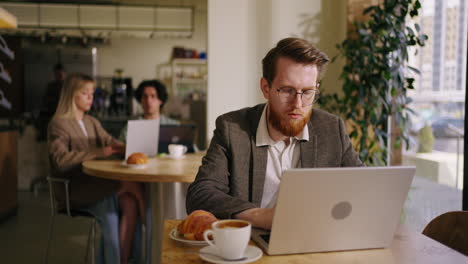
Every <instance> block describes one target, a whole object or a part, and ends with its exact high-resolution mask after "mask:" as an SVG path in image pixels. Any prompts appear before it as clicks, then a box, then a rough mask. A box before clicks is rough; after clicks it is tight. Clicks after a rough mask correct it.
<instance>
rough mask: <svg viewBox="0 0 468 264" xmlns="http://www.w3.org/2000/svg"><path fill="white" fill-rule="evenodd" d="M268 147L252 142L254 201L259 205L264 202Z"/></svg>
mask: <svg viewBox="0 0 468 264" xmlns="http://www.w3.org/2000/svg"><path fill="white" fill-rule="evenodd" d="M267 151H268V147H267V146H262V147H257V146H255V141H254V142H253V144H252V154H253V155H252V156H253V173H252V177H253V179H252V182H253V184H252V202H253V203H254V204H256V205H258V206H260V203H261V202H262V196H263V186H264V185H265V173H266V165H267V158H268V152H267Z"/></svg>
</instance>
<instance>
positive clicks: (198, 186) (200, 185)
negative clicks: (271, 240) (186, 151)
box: [186, 117, 257, 219]
mask: <svg viewBox="0 0 468 264" xmlns="http://www.w3.org/2000/svg"><path fill="white" fill-rule="evenodd" d="M230 144H231V142H230V137H229V124H228V122H226V120H223V118H222V117H218V119H217V120H216V129H215V131H214V135H213V138H212V140H211V143H210V147H209V148H208V151H207V153H206V155H205V157H203V160H202V165H201V167H200V169H199V171H198V173H197V176H196V179H195V181H194V182H193V183H192V184H191V185H190V186H189V189H188V193H187V200H186V207H187V213H189V214H190V213H191V212H192V211H194V210H200V209H201V210H205V211H209V212H211V213H213V214H214V215H215V216H216V217H218V218H220V219H226V218H232V217H233V215H234V214H237V213H239V212H242V211H244V210H247V209H250V208H255V207H257V206H255V205H254V204H253V203H250V202H248V201H245V200H243V199H240V198H238V197H235V196H233V195H231V194H230V191H231V189H230V185H229V182H230V177H234V175H232V174H231V172H230V169H229V168H230V162H232V160H231V159H232V157H231V155H230V153H231V152H230ZM232 144H235V142H232ZM246 184H247V183H246Z"/></svg>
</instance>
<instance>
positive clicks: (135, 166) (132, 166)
mask: <svg viewBox="0 0 468 264" xmlns="http://www.w3.org/2000/svg"><path fill="white" fill-rule="evenodd" d="M120 165H122V166H124V167H127V168H129V169H135V170H143V169H146V168H147V167H148V164H127V161H126V160H124V161H122V163H120Z"/></svg>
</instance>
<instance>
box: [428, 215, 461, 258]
mask: <svg viewBox="0 0 468 264" xmlns="http://www.w3.org/2000/svg"><path fill="white" fill-rule="evenodd" d="M422 233H423V234H424V235H426V236H428V237H430V238H432V239H434V240H436V241H438V242H440V243H442V244H444V245H446V246H447V247H450V248H452V249H454V250H456V251H458V252H460V253H462V254H464V255H466V256H468V211H454V212H448V213H444V214H442V215H439V216H437V217H436V218H434V219H432V221H431V222H430V223H429V224H428V225H427V226H426V228H424V231H423V232H422Z"/></svg>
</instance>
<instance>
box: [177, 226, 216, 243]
mask: <svg viewBox="0 0 468 264" xmlns="http://www.w3.org/2000/svg"><path fill="white" fill-rule="evenodd" d="M169 237H170V238H171V239H173V240H175V241H179V242H182V243H185V244H188V245H191V246H206V245H208V243H207V242H206V241H205V240H202V241H199V240H188V239H185V238H184V236H183V235H182V234H179V232H178V231H177V227H174V229H172V230H171V232H169Z"/></svg>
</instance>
